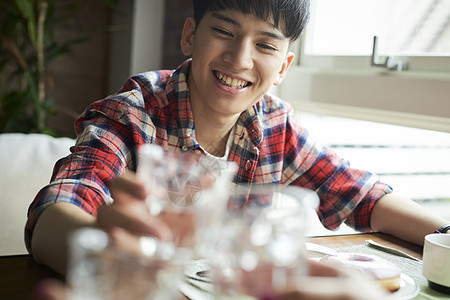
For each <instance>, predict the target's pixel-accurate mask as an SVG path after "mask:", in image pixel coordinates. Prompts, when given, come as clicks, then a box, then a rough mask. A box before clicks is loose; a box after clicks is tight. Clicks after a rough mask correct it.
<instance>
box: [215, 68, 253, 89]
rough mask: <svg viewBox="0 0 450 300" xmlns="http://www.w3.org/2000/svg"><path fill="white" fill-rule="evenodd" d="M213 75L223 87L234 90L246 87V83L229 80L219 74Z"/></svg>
mask: <svg viewBox="0 0 450 300" xmlns="http://www.w3.org/2000/svg"><path fill="white" fill-rule="evenodd" d="M215 75H216V78H217V79H219V81H220V83H222V84H223V85H226V86H229V87H232V88H235V89H241V88H243V87H244V86H246V85H247V81H244V80H238V79H231V78H230V77H228V76H226V75H225V74H223V73H220V72H215Z"/></svg>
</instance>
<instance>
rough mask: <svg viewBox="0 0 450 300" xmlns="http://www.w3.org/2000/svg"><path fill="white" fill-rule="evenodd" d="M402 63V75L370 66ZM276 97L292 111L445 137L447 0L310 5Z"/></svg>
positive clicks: (449, 77) (347, 0) (316, 1)
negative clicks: (438, 132) (404, 66)
mask: <svg viewBox="0 0 450 300" xmlns="http://www.w3.org/2000/svg"><path fill="white" fill-rule="evenodd" d="M374 36H377V37H378V54H379V56H380V57H377V58H378V59H379V61H381V62H382V61H384V60H385V59H386V57H388V56H389V57H391V61H393V60H399V61H407V70H406V71H402V72H397V71H392V70H388V69H387V68H380V67H371V63H370V61H371V54H372V46H373V37H374ZM296 47H297V49H295V51H296V54H297V58H298V60H297V65H296V66H294V67H293V68H292V69H291V71H290V74H289V75H288V76H287V77H286V79H285V81H284V82H283V84H282V85H281V86H280V87H279V89H278V93H279V95H280V96H281V97H283V98H285V99H287V100H289V101H290V102H291V103H293V105H294V107H295V108H296V109H301V110H303V111H304V110H310V111H317V110H319V111H321V112H325V113H327V114H334V115H340V116H344V117H352V118H359V119H366V120H372V121H380V122H387V123H394V124H399V125H406V126H415V127H421V128H427V129H436V130H442V131H449V132H450V97H449V95H450V0H311V20H310V23H309V24H308V27H307V30H306V32H305V33H304V34H303V36H302V38H301V40H300V41H299V43H298V44H297V45H296Z"/></svg>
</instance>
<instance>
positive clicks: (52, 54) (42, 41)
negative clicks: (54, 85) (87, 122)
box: [0, 0, 117, 135]
mask: <svg viewBox="0 0 450 300" xmlns="http://www.w3.org/2000/svg"><path fill="white" fill-rule="evenodd" d="M103 2H104V3H106V4H108V5H110V6H114V5H115V4H116V2H117V0H108V1H107V0H103ZM56 5H58V9H76V5H74V4H73V2H72V3H70V2H66V1H57V0H4V1H1V2H0V28H1V29H0V72H1V73H0V74H1V78H0V133H3V132H23V133H31V132H39V133H47V134H52V135H55V134H56V132H55V131H54V130H53V129H51V128H49V127H48V126H47V117H48V115H49V114H51V113H54V112H55V111H56V109H57V106H56V105H55V99H52V98H51V97H49V95H48V93H47V85H48V82H49V80H50V78H49V76H50V75H49V74H48V66H49V65H50V64H51V63H52V62H53V61H54V60H55V59H56V58H58V57H60V56H61V55H63V54H65V53H67V52H68V51H69V50H70V48H71V46H73V45H74V44H76V43H81V42H83V41H86V40H87V39H88V35H86V34H83V35H81V34H77V35H76V36H70V37H65V38H63V39H61V38H59V39H56V38H55V34H54V33H55V28H56V27H57V26H63V25H64V22H65V20H64V19H63V18H59V17H58V16H57V15H56V14H55V7H56Z"/></svg>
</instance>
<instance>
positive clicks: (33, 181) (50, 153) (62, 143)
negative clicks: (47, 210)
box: [0, 133, 75, 255]
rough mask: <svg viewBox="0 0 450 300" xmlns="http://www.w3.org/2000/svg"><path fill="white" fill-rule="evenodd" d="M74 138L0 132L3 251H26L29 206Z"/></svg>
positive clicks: (0, 243)
mask: <svg viewBox="0 0 450 300" xmlns="http://www.w3.org/2000/svg"><path fill="white" fill-rule="evenodd" d="M74 144H75V141H74V140H73V139H70V138H54V137H51V136H48V135H44V134H22V133H4V134H0V191H1V192H0V255H15V254H25V253H27V250H26V248H25V244H24V227H25V222H26V216H27V210H28V206H29V205H30V203H31V202H32V201H33V199H34V197H35V196H36V194H37V193H38V191H39V190H40V189H41V188H42V187H43V186H44V185H46V184H48V183H49V181H50V177H51V174H52V170H53V166H54V164H55V162H56V161H57V160H58V159H59V158H61V157H63V156H66V155H68V154H69V153H70V151H69V148H70V146H72V145H74Z"/></svg>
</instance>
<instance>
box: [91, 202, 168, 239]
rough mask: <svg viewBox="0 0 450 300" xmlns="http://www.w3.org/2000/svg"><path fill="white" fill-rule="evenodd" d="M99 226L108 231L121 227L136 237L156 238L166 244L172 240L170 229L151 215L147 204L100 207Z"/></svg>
mask: <svg viewBox="0 0 450 300" xmlns="http://www.w3.org/2000/svg"><path fill="white" fill-rule="evenodd" d="M97 224H98V226H99V227H101V228H103V229H105V230H107V231H109V230H111V229H112V228H114V227H121V228H123V229H125V230H128V231H129V232H130V233H132V234H135V235H146V236H154V237H156V238H158V239H160V240H162V241H165V242H168V241H171V240H172V233H171V230H170V229H169V227H168V226H167V225H166V224H165V223H164V222H163V221H161V220H159V219H158V218H156V217H154V216H152V215H150V214H149V212H148V209H147V207H146V206H145V204H143V203H139V202H138V203H132V202H130V203H128V204H127V205H103V206H101V207H99V209H98V214H97Z"/></svg>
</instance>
